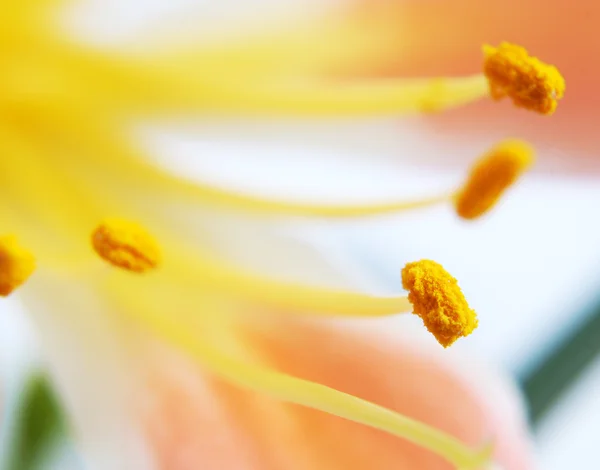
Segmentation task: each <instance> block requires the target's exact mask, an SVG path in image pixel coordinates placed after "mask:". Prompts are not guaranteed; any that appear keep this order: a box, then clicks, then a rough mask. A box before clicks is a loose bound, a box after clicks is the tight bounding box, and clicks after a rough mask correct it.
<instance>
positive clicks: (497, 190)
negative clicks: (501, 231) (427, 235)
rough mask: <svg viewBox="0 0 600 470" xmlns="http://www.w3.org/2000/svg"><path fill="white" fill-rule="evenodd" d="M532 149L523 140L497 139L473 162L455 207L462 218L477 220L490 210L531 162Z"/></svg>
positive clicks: (457, 195) (532, 159) (457, 194)
mask: <svg viewBox="0 0 600 470" xmlns="http://www.w3.org/2000/svg"><path fill="white" fill-rule="evenodd" d="M534 158H535V157H534V150H533V148H532V147H531V146H530V145H529V144H528V143H527V142H525V141H523V140H517V139H507V140H504V141H503V142H500V143H499V144H497V145H496V146H495V147H493V148H492V149H491V150H489V151H488V152H487V153H486V154H484V155H483V157H481V158H480V159H479V160H478V161H477V162H476V163H475V165H473V168H472V169H471V172H470V174H469V177H468V178H467V181H466V183H465V184H464V185H463V187H462V189H460V190H459V191H457V193H456V196H455V199H454V206H455V209H456V213H457V214H458V215H459V216H460V217H462V218H463V219H469V220H471V219H476V218H478V217H480V216H482V215H483V214H485V213H486V212H487V211H489V210H490V209H491V208H492V207H493V206H494V205H495V204H496V202H497V201H498V200H499V199H500V197H501V196H502V194H503V193H504V192H505V191H506V190H507V189H508V188H509V187H510V186H511V185H512V184H514V183H515V181H517V179H518V178H519V176H520V175H521V174H522V173H524V172H525V171H526V170H527V169H528V168H529V167H530V166H531V165H532V164H533V162H534Z"/></svg>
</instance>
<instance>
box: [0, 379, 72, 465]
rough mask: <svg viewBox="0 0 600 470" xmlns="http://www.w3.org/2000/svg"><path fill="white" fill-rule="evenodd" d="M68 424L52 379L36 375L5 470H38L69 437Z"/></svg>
mask: <svg viewBox="0 0 600 470" xmlns="http://www.w3.org/2000/svg"><path fill="white" fill-rule="evenodd" d="M66 423H67V421H66V419H65V415H64V413H63V411H62V408H61V406H60V403H59V400H58V398H57V396H56V395H55V394H54V391H53V390H52V386H51V385H50V382H49V380H48V379H47V377H46V376H45V375H43V374H40V373H37V374H35V375H33V376H32V377H30V378H29V380H28V382H27V383H26V385H25V387H24V390H23V395H22V398H21V401H20V403H19V405H18V409H17V413H16V416H15V420H14V423H13V426H12V429H11V436H10V443H11V445H10V448H9V450H8V452H9V459H8V465H7V467H6V470H38V469H39V468H41V466H42V465H43V463H44V460H45V459H46V458H47V457H48V455H49V454H50V452H51V451H52V449H53V448H54V447H55V446H56V445H57V444H58V443H59V442H61V441H63V440H65V439H66V437H67V435H68V430H67V424H66Z"/></svg>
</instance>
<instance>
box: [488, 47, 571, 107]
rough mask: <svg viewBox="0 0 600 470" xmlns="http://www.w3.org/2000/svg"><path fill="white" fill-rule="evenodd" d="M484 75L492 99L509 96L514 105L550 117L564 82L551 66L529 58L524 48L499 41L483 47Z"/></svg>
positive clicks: (560, 94) (559, 97)
mask: <svg viewBox="0 0 600 470" xmlns="http://www.w3.org/2000/svg"><path fill="white" fill-rule="evenodd" d="M483 53H484V55H485V60H484V64H483V72H484V74H485V75H486V77H487V79H488V81H489V85H490V94H491V95H492V98H494V99H496V100H499V99H501V98H504V97H505V96H509V97H510V98H511V99H512V100H513V102H514V103H515V105H516V106H519V107H522V108H526V109H530V110H532V111H537V112H538V113H541V114H552V113H553V112H554V111H555V110H556V106H557V105H558V100H559V99H561V98H562V97H563V95H564V93H565V79H564V78H563V76H562V75H561V74H560V72H559V71H558V69H557V68H556V67H555V66H553V65H548V64H545V63H544V62H542V61H540V60H539V59H537V58H535V57H531V56H530V55H529V54H528V53H527V50H526V49H525V48H524V47H521V46H516V45H514V44H510V43H508V42H503V43H502V44H500V46H499V47H493V46H489V45H485V46H483Z"/></svg>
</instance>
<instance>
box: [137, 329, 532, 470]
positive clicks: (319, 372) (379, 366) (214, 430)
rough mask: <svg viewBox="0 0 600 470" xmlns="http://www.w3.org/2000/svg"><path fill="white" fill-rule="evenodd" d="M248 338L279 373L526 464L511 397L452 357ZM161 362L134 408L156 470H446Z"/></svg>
mask: <svg viewBox="0 0 600 470" xmlns="http://www.w3.org/2000/svg"><path fill="white" fill-rule="evenodd" d="M251 341H252V342H253V344H254V346H255V347H256V348H257V350H258V351H260V352H262V353H263V354H264V356H265V359H266V360H268V361H269V362H270V363H271V365H272V366H274V367H276V368H278V369H280V370H283V371H285V372H288V373H291V374H295V375H297V376H299V377H303V378H307V379H310V380H314V381H318V382H321V383H324V384H326V385H329V386H331V387H334V388H336V389H339V390H342V391H344V392H348V393H351V394H354V395H356V396H359V397H361V398H365V399H368V400H371V401H373V402H375V403H378V404H381V405H384V406H387V407H389V408H392V409H394V410H397V411H399V412H402V413H405V414H406V415H408V416H411V417H414V418H416V419H419V420H422V421H424V422H427V423H429V424H431V425H433V426H436V427H438V428H440V429H442V430H444V431H446V432H449V433H452V434H453V435H455V436H456V437H457V438H459V439H461V440H462V441H464V442H465V443H468V444H470V445H473V446H477V445H481V444H482V443H484V442H486V441H487V440H489V439H491V438H494V439H495V441H496V446H497V447H496V449H497V451H496V458H497V460H498V461H499V462H500V463H501V464H502V465H504V468H507V469H511V470H513V469H514V470H521V469H528V468H531V466H532V463H531V460H530V455H529V448H528V438H527V435H526V432H525V428H524V422H523V419H522V416H521V414H520V411H519V408H518V404H516V403H514V401H515V398H514V397H512V396H506V394H505V392H504V391H503V390H502V389H501V388H496V389H492V390H490V386H489V383H490V382H489V381H488V378H487V377H481V380H482V381H486V383H482V384H481V387H479V386H473V382H474V381H473V380H465V379H464V374H463V373H461V371H460V368H468V367H470V363H469V362H462V363H460V362H453V360H454V359H456V358H455V357H450V356H448V355H443V354H442V355H438V354H436V353H433V354H431V353H430V352H429V351H428V350H427V349H422V348H421V347H418V346H416V345H414V344H412V342H405V341H402V342H398V343H396V344H386V342H385V341H382V339H381V338H377V337H373V336H372V335H360V334H357V333H353V332H349V331H347V330H340V329H329V328H326V327H321V326H316V325H307V324H294V325H293V326H292V325H289V324H288V325H287V326H286V328H285V329H279V328H274V327H272V326H271V327H269V328H268V329H255V330H254V331H252V332H251ZM161 357H162V358H163V359H162V363H161V365H160V367H159V368H158V369H155V370H154V371H153V375H152V378H151V386H150V387H149V388H148V390H147V393H148V394H149V398H148V400H146V401H145V406H144V407H143V410H142V411H143V418H144V422H145V424H146V429H147V433H148V438H149V440H150V443H151V446H152V447H153V448H154V450H155V452H156V456H157V459H158V460H159V462H160V467H159V468H162V469H165V470H166V469H168V470H188V469H190V470H191V469H195V468H198V466H199V465H200V466H201V467H202V468H204V469H225V468H232V469H233V468H235V469H257V470H259V469H260V470H262V469H269V470H270V469H273V470H275V469H283V468H285V469H288V468H289V469H306V470H309V469H310V470H314V469H316V470H319V469H323V470H325V469H340V470H341V469H357V470H358V469H369V470H371V469H391V468H419V469H450V468H451V466H450V465H449V464H447V463H446V462H444V461H443V460H441V459H440V458H439V457H437V456H436V455H433V454H431V453H430V452H427V451H425V450H423V449H421V448H419V447H417V446H415V445H413V444H411V443H409V442H406V441H404V440H401V439H397V438H395V437H392V436H389V435H387V434H385V433H383V432H380V431H377V430H373V429H370V428H368V427H365V426H362V425H359V424H355V423H352V422H349V421H346V420H343V419H341V418H337V417H334V416H330V415H327V414H325V413H322V412H319V411H315V410H310V409H306V408H302V407H299V406H296V405H288V404H283V403H279V402H277V401H274V400H272V399H270V398H268V397H266V396H260V395H257V394H255V393H253V392H248V391H244V390H239V389H236V388H235V387H232V386H230V385H228V384H226V383H223V382H221V381H219V380H217V379H213V378H206V377H205V378H203V377H202V376H201V374H200V371H199V370H198V368H197V367H196V366H195V365H193V364H190V363H186V361H185V359H182V358H180V357H176V356H171V359H169V360H168V361H166V360H165V355H164V354H161ZM492 383H493V382H492ZM484 390H486V393H487V394H488V395H483V391H484ZM499 395H502V396H499Z"/></svg>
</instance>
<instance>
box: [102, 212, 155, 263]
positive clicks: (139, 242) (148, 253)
mask: <svg viewBox="0 0 600 470" xmlns="http://www.w3.org/2000/svg"><path fill="white" fill-rule="evenodd" d="M92 246H93V247H94V250H95V251H96V253H98V254H99V255H100V257H101V258H103V259H105V260H106V261H108V262H109V263H110V264H112V265H114V266H118V267H120V268H123V269H126V270H128V271H134V272H139V273H141V272H145V271H149V270H151V269H153V268H155V267H156V266H157V265H158V263H159V261H160V248H159V246H158V243H157V242H156V241H155V240H154V238H153V237H152V236H151V235H150V234H149V233H148V232H147V231H146V230H145V229H144V228H143V227H142V226H141V225H139V224H137V223H135V222H130V221H127V220H122V219H106V220H104V221H103V222H102V223H101V224H100V225H98V227H96V229H95V230H94V232H93V233H92Z"/></svg>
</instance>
